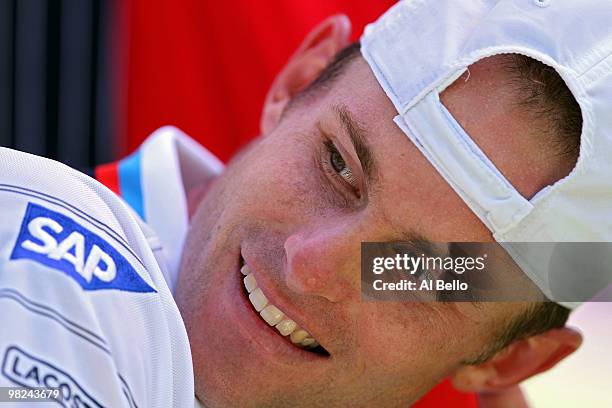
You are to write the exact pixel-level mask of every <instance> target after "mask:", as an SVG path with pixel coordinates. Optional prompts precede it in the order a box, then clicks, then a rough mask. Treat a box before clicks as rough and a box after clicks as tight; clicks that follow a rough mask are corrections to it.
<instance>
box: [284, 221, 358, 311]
mask: <svg viewBox="0 0 612 408" xmlns="http://www.w3.org/2000/svg"><path fill="white" fill-rule="evenodd" d="M360 246H361V244H360V240H359V237H358V233H357V231H356V227H354V226H351V224H350V223H348V222H341V223H338V222H334V223H326V224H320V225H317V226H316V227H311V228H303V229H300V230H299V231H296V232H294V233H293V234H291V235H290V236H289V237H288V238H287V239H286V240H285V244H284V249H285V255H286V259H287V264H286V265H285V270H284V272H285V280H286V283H287V286H288V287H289V288H290V289H292V290H293V291H295V292H298V293H301V294H309V295H317V296H321V297H324V298H326V299H327V300H329V301H331V302H340V301H342V300H344V299H347V298H349V297H351V296H355V295H357V296H358V295H359V294H358V290H359V289H358V287H359V281H360V269H359V268H360Z"/></svg>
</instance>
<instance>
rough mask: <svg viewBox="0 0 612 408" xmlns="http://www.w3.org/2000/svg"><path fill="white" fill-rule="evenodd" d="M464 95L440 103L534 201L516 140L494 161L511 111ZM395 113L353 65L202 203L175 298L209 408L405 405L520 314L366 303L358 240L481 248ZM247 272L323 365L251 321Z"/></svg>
mask: <svg viewBox="0 0 612 408" xmlns="http://www.w3.org/2000/svg"><path fill="white" fill-rule="evenodd" d="M472 75H473V76H474V79H473V81H476V82H477V81H478V75H477V72H473V73H472ZM476 85H478V84H477V83H475V84H474V86H476ZM476 88H478V87H477V86H476ZM470 89H471V88H470ZM470 89H467V88H466V89H464V90H458V91H457V92H455V93H453V92H452V91H451V92H450V93H449V94H448V96H447V97H446V102H445V103H447V106H449V107H451V108H452V107H453V106H454V107H455V108H453V109H451V111H453V110H454V111H455V112H456V113H457V115H458V116H462V117H463V118H466V129H467V130H468V131H469V132H470V134H472V135H473V137H474V138H475V139H477V140H476V141H477V143H479V144H480V145H481V147H482V149H483V150H484V151H485V152H487V154H489V155H490V157H492V159H493V161H494V162H496V160H497V162H500V163H501V165H500V166H501V167H500V168H501V169H502V171H503V172H504V174H506V176H507V177H508V178H509V179H510V180H511V181H512V182H514V183H515V185H517V188H518V189H519V191H521V189H522V190H523V191H522V192H524V193H525V194H526V195H529V194H530V193H533V192H535V191H537V189H538V188H539V185H540V184H543V183H545V182H546V180H533V179H529V177H527V175H523V174H522V173H521V172H522V171H523V170H522V168H524V165H525V162H524V161H529V160H532V159H533V160H535V158H534V157H530V155H529V154H528V153H526V154H524V155H523V156H516V154H517V153H518V152H519V150H520V149H523V148H525V149H526V147H525V146H522V145H520V143H517V144H514V142H507V143H505V144H504V149H501V151H500V149H497V150H496V146H498V144H499V140H500V138H502V137H503V135H499V134H498V133H499V132H490V130H491V129H494V128H499V127H500V125H501V126H503V127H504V128H507V129H508V131H513V130H516V127H517V126H522V125H520V123H519V121H516V120H513V119H516V118H513V117H512V114H511V112H510V111H506V114H505V116H504V115H502V114H501V112H503V110H504V109H505V108H508V106H510V103H509V102H508V105H507V106H505V108H504V104H505V102H504V101H503V100H500V101H498V103H497V104H494V105H492V106H486V107H483V106H482V104H480V105H479V103H478V102H479V101H478V95H479V93H478V92H477V94H474V95H471V96H470V98H466V97H465V96H466V95H464V97H463V99H462V96H461V92H464V93H466V94H469V92H470ZM482 92H484V93H486V92H487V90H486V89H483V90H482ZM470 101H476V102H473V103H472V104H471V105H470V103H471V102H470ZM449 109H450V108H449ZM508 112H510V113H508ZM395 114H396V113H395V110H394V108H393V106H392V105H391V103H390V101H389V100H388V99H387V97H386V96H385V94H384V92H383V91H382V89H381V88H380V86H379V85H378V83H377V82H376V80H375V78H374V76H373V75H372V73H371V71H370V69H369V67H368V66H367V64H366V63H365V62H364V61H363V59H361V58H357V59H355V60H354V61H353V62H351V63H350V64H349V65H348V66H347V67H346V71H345V72H344V73H343V74H342V75H341V76H340V77H339V78H338V79H337V80H335V81H334V82H333V85H332V86H331V89H330V90H329V91H327V92H324V91H315V92H314V93H313V94H311V95H309V96H307V97H305V98H301V99H300V100H299V101H298V102H296V103H295V104H294V105H293V106H292V108H291V109H289V110H288V112H287V113H286V115H284V117H283V119H282V120H281V121H280V123H279V124H278V126H277V127H276V128H275V129H274V131H272V132H271V133H270V134H268V135H265V136H264V137H262V138H259V139H258V140H257V141H256V142H254V143H253V144H252V145H251V146H249V148H248V149H246V150H245V151H244V152H243V153H242V154H240V155H239V156H238V157H237V158H235V159H234V161H233V162H232V163H231V164H230V166H229V167H228V169H227V171H226V173H224V174H223V176H221V177H220V179H219V180H218V181H217V182H216V183H215V185H214V186H213V187H212V188H211V190H210V191H209V192H208V193H207V195H206V197H205V198H204V200H203V201H202V203H201V205H200V206H199V208H198V210H197V212H196V213H195V215H194V217H193V220H192V226H191V229H190V233H189V237H188V242H187V244H186V247H185V250H184V257H183V264H182V270H181V274H180V281H179V286H178V292H177V302H178V304H179V307H180V309H181V312H182V315H183V318H184V320H185V323H186V327H187V331H188V335H189V338H190V342H191V349H192V354H193V361H194V370H195V381H196V395H197V396H198V397H199V398H200V399H201V400H202V401H203V402H204V403H205V404H207V405H210V406H240V407H248V406H347V405H349V404H350V405H351V406H366V405H368V406H369V405H372V404H375V405H376V406H406V403H410V402H412V401H414V400H415V399H417V398H418V397H419V396H421V395H422V394H423V393H425V392H426V391H427V390H428V389H430V388H431V387H432V386H433V385H434V384H435V383H437V382H438V381H439V380H440V379H442V378H443V377H445V376H447V375H449V374H451V373H452V372H453V371H454V370H455V369H457V368H458V367H459V366H460V365H461V364H462V362H464V361H468V360H472V359H474V358H476V357H477V356H479V355H480V354H481V353H482V352H483V351H484V350H485V349H486V348H487V347H488V346H489V344H490V343H491V342H492V341H493V339H494V338H495V337H496V336H497V335H498V332H499V329H500V327H501V326H502V322H504V321H507V320H508V319H509V318H511V317H512V316H515V315H516V314H517V313H518V312H519V311H521V310H522V307H524V306H523V305H512V304H501V303H497V304H492V303H491V304H483V305H478V306H475V305H472V304H470V303H458V304H433V303H383V302H362V301H361V299H360V243H361V242H362V241H394V240H407V239H411V237H422V238H425V239H427V240H430V241H436V242H448V241H480V242H483V241H490V240H491V237H490V233H489V231H488V230H487V229H486V228H485V227H484V226H483V225H482V224H481V223H480V222H479V221H478V219H477V218H476V217H475V216H474V215H473V214H472V212H471V211H470V210H469V209H468V207H467V206H466V205H465V204H464V203H463V201H461V199H460V198H459V197H458V196H457V195H456V194H455V193H454V192H453V191H452V189H451V188H450V187H449V186H448V184H447V183H446V182H445V181H444V180H443V179H442V178H441V177H440V176H439V175H438V173H437V172H436V171H435V170H434V169H433V167H432V166H431V165H430V164H429V162H428V161H427V160H426V159H425V158H424V157H423V156H422V155H421V154H420V153H419V151H418V150H417V148H416V147H415V146H414V145H413V144H412V143H411V142H410V141H409V140H408V138H407V137H406V136H405V135H404V134H403V133H402V132H401V130H400V129H399V128H397V127H396V125H395V124H394V123H393V121H392V119H393V117H394V115H395ZM496 115H497V116H498V117H497V118H496ZM479 118H482V120H481V121H480V122H479V120H478V119H479ZM500 122H502V123H500ZM351 133H352V136H351ZM475 135H476V136H475ZM477 135H485V136H482V137H477ZM351 138H353V139H354V140H353V141H352V140H351ZM356 140H359V141H360V143H357V144H358V146H359V147H358V148H357V149H356V148H355V147H354V143H353V142H355V141H356ZM523 144H524V143H523ZM330 149H331V150H332V151H333V150H334V149H336V150H337V151H338V152H339V153H340V154H341V155H342V158H343V159H342V160H338V155H337V154H336V153H331V152H330ZM366 150H367V151H369V152H370V155H371V157H369V158H367V156H368V154H366V153H365V151H366ZM357 152H359V153H361V157H359V155H358V154H357ZM508 155H514V157H512V156H508ZM516 157H521V160H523V162H521V160H517V159H516ZM360 159H361V160H360ZM366 163H368V164H366ZM347 169H350V173H351V174H350V175H348V173H347V171H346V170H347ZM523 176H524V177H523ZM242 263H245V264H246V265H247V266H248V268H249V269H250V270H251V273H252V274H253V275H254V277H255V279H256V281H257V286H258V287H259V288H260V289H261V290H262V292H263V293H264V294H265V296H266V297H267V299H268V301H269V302H270V303H271V304H273V305H275V306H276V307H278V309H280V310H281V311H283V312H284V313H285V314H286V316H287V317H288V318H290V319H292V320H294V321H295V322H296V323H297V325H298V326H300V327H302V328H304V329H305V330H306V331H307V332H308V333H310V334H311V335H312V336H313V337H314V338H315V339H316V340H317V341H318V342H319V343H320V344H321V346H322V347H324V349H325V350H326V351H327V352H328V354H329V355H321V354H315V353H313V352H311V351H308V350H304V349H302V348H299V347H297V346H295V345H293V344H292V343H291V341H289V340H288V338H287V337H283V336H281V335H280V334H279V332H278V331H277V330H276V329H275V328H273V327H270V326H269V325H268V324H267V323H266V322H265V321H264V320H263V319H262V318H261V317H260V315H259V314H258V313H257V312H256V311H255V309H254V308H253V307H252V305H251V304H250V302H249V300H248V296H247V294H246V291H245V289H244V286H243V282H242V279H243V275H242V274H241V272H240V267H241V265H242Z"/></svg>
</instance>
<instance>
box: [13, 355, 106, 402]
mask: <svg viewBox="0 0 612 408" xmlns="http://www.w3.org/2000/svg"><path fill="white" fill-rule="evenodd" d="M2 375H4V376H5V377H6V378H8V379H9V380H10V381H11V382H13V383H15V384H17V385H21V386H22V387H28V388H45V389H51V388H53V389H55V388H57V389H59V392H60V394H59V397H58V398H56V399H55V400H56V401H57V402H59V403H60V404H61V405H62V406H64V407H102V405H101V404H100V403H98V402H97V401H96V400H95V399H94V398H93V397H92V396H91V395H89V393H87V392H86V391H85V390H84V389H83V387H81V386H80V385H79V384H78V383H77V382H76V381H75V380H74V379H73V378H72V377H71V376H70V375H69V374H67V373H66V372H65V371H63V370H60V369H59V368H57V367H55V366H54V365H52V364H50V363H48V362H46V361H43V360H41V359H39V358H36V357H34V356H32V355H30V354H28V353H26V352H25V351H23V350H21V349H20V348H19V347H16V346H10V347H9V348H8V349H7V350H6V353H4V359H3V361H2Z"/></svg>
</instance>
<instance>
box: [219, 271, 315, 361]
mask: <svg viewBox="0 0 612 408" xmlns="http://www.w3.org/2000/svg"><path fill="white" fill-rule="evenodd" d="M242 278H243V275H242V274H241V273H240V271H236V279H231V281H233V282H234V283H233V284H231V285H230V287H229V290H230V295H231V296H229V297H228V298H229V299H238V301H237V302H228V303H229V305H228V306H229V313H230V314H232V315H233V316H231V319H232V321H234V322H236V327H237V329H238V331H239V332H240V334H241V335H242V336H243V337H245V338H246V339H247V340H248V341H249V342H253V343H256V344H257V347H258V351H259V352H260V353H258V354H264V355H268V356H269V357H270V358H273V359H274V360H276V361H278V360H279V357H281V358H282V357H287V358H288V359H289V361H290V362H291V363H295V361H296V360H298V359H299V360H302V361H317V362H320V361H323V360H324V359H326V357H325V356H322V355H320V354H315V353H312V352H309V351H306V350H302V349H300V348H298V347H296V346H294V345H293V344H292V343H290V342H289V341H288V340H287V339H284V338H282V337H281V335H280V334H279V333H278V332H277V331H276V329H275V328H274V327H272V326H269V325H268V324H267V323H266V322H264V321H263V319H262V318H261V316H259V314H258V313H257V312H256V311H255V309H253V306H252V305H251V302H250V301H249V299H248V297H247V296H246V295H245V293H244V290H243V289H242V288H243V283H242Z"/></svg>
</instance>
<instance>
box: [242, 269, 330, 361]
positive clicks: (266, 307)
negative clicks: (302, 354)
mask: <svg viewBox="0 0 612 408" xmlns="http://www.w3.org/2000/svg"><path fill="white" fill-rule="evenodd" d="M240 272H241V273H242V275H244V278H243V288H244V293H245V295H246V296H248V298H249V301H250V303H251V306H252V307H253V309H254V311H255V312H256V313H257V314H258V315H259V317H260V318H261V319H262V320H263V321H264V322H266V323H267V324H268V325H269V326H270V327H273V328H274V329H276V332H277V333H278V334H279V335H280V336H282V337H284V338H285V339H286V340H289V342H290V343H291V344H293V345H294V346H295V347H298V348H300V349H302V350H306V351H309V352H313V353H316V354H321V355H324V356H329V353H328V352H327V350H325V348H323V347H322V346H321V345H320V344H319V343H318V342H317V340H316V339H315V338H314V337H313V336H312V335H311V334H310V333H308V332H307V331H306V330H304V329H302V328H301V327H299V326H298V324H297V323H296V322H295V321H293V320H292V319H291V318H290V317H288V316H287V315H286V314H285V313H284V312H283V311H282V310H280V309H279V308H278V307H276V306H275V305H273V304H272V303H270V301H268V298H267V297H266V295H264V293H263V291H262V290H261V288H259V287H258V286H257V280H256V279H255V275H254V274H253V273H251V270H250V268H249V266H248V265H246V264H243V265H242V267H241V268H240Z"/></svg>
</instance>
